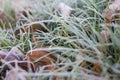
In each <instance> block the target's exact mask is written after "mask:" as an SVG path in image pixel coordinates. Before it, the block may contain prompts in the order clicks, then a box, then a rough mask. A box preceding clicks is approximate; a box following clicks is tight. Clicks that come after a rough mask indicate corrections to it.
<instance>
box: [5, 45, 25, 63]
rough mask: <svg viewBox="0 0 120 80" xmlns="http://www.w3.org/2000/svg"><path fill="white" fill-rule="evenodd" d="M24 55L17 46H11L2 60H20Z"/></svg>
mask: <svg viewBox="0 0 120 80" xmlns="http://www.w3.org/2000/svg"><path fill="white" fill-rule="evenodd" d="M24 57H25V55H24V54H23V53H22V52H21V51H20V50H19V49H18V48H17V47H13V48H12V49H11V50H10V51H9V52H8V53H7V55H6V56H5V58H4V60H5V61H13V60H18V61H21V60H23V59H24Z"/></svg>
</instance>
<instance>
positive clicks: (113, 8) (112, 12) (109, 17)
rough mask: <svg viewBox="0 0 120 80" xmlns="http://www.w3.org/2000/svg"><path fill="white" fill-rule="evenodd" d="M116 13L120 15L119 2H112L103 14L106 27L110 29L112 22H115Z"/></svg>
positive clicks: (119, 0) (116, 0)
mask: <svg viewBox="0 0 120 80" xmlns="http://www.w3.org/2000/svg"><path fill="white" fill-rule="evenodd" d="M118 13H120V0H114V1H113V2H112V4H111V5H109V6H108V7H107V8H106V9H105V10H104V12H103V16H104V18H105V24H106V27H111V26H112V22H115V21H116V20H117V18H118V17H119V16H118Z"/></svg>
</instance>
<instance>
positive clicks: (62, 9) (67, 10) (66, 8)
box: [58, 2, 73, 18]
mask: <svg viewBox="0 0 120 80" xmlns="http://www.w3.org/2000/svg"><path fill="white" fill-rule="evenodd" d="M58 8H59V10H60V13H61V16H62V17H64V18H67V17H69V16H70V13H71V12H72V10H73V9H72V8H71V7H70V6H67V5H66V4H64V3H62V2H61V3H60V4H59V5H58Z"/></svg>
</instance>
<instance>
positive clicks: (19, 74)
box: [5, 69, 29, 80]
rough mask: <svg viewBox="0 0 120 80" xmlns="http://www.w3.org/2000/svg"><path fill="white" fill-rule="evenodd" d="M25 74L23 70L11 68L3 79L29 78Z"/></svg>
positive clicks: (19, 79)
mask: <svg viewBox="0 0 120 80" xmlns="http://www.w3.org/2000/svg"><path fill="white" fill-rule="evenodd" d="M26 74H27V72H26V71H24V70H21V69H13V70H11V71H9V72H8V73H7V75H6V77H5V80H29V78H28V77H27V76H26Z"/></svg>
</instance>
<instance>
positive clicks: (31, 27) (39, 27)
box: [14, 24, 46, 35]
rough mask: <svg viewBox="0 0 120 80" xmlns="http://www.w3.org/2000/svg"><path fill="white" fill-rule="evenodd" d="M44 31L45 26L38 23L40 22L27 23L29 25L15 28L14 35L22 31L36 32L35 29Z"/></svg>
mask: <svg viewBox="0 0 120 80" xmlns="http://www.w3.org/2000/svg"><path fill="white" fill-rule="evenodd" d="M39 30H41V31H46V30H45V28H44V27H43V26H42V25H40V24H32V25H29V26H22V27H19V28H17V29H16V30H15V32H14V33H15V35H19V34H20V33H24V32H30V33H31V34H32V33H33V32H36V31H39Z"/></svg>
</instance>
